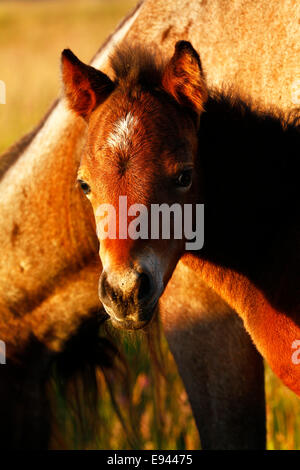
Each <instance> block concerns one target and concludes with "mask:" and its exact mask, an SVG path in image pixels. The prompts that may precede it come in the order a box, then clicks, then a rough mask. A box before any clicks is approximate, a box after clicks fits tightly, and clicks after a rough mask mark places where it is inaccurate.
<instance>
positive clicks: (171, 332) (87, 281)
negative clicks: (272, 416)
mask: <svg viewBox="0 0 300 470" xmlns="http://www.w3.org/2000/svg"><path fill="white" fill-rule="evenodd" d="M179 8H180V9H181V8H182V4H181V3H180V4H179V2H177V1H173V2H154V1H146V2H141V3H140V4H139V5H138V6H137V8H136V9H135V10H134V11H133V12H132V13H131V14H130V15H129V16H128V17H127V18H126V19H125V20H124V22H123V23H122V24H121V25H120V27H119V28H118V29H117V30H116V32H115V33H114V34H113V35H112V37H111V38H110V39H109V40H108V41H107V42H106V44H104V46H103V47H102V48H101V49H100V51H99V52H98V54H97V55H96V57H95V59H94V62H93V65H94V66H95V67H97V68H101V70H103V71H104V72H106V71H107V72H108V71H109V64H108V62H107V56H108V55H109V54H110V52H111V51H112V49H113V48H114V46H115V44H116V43H118V42H122V41H123V39H124V38H125V37H127V38H128V39H130V40H131V41H133V42H134V41H137V40H138V41H145V42H153V43H159V44H161V47H162V49H163V50H164V51H165V52H166V54H168V53H171V48H172V47H173V44H174V41H175V39H180V38H185V39H193V41H194V44H195V45H196V47H197V48H198V49H199V50H201V52H202V59H203V62H204V66H205V70H206V73H207V78H208V82H209V83H210V84H215V85H218V84H219V83H221V82H222V80H223V79H224V80H226V82H227V83H230V84H234V83H236V82H237V80H238V82H239V84H240V85H243V86H244V90H248V91H249V92H250V93H251V95H252V96H253V98H255V100H257V101H259V102H265V103H268V104H269V103H276V104H278V105H279V106H280V107H282V108H283V109H288V108H289V90H288V88H289V87H286V86H285V84H286V82H287V80H286V76H287V74H288V73H289V71H292V70H295V67H296V64H295V63H294V62H293V60H291V59H290V57H289V56H288V54H287V50H288V48H289V47H290V50H291V48H292V47H293V44H291V42H292V39H291V37H292V34H293V28H294V29H295V27H294V26H293V18H294V17H296V15H295V14H293V12H294V13H295V10H296V5H293V2H289V3H288V4H287V3H285V4H283V2H281V3H280V5H278V3H277V2H276V5H275V2H262V3H261V10H260V12H257V10H256V9H255V8H254V7H253V6H252V5H251V4H250V3H249V2H239V4H238V5H237V4H235V6H230V7H229V8H228V6H225V5H223V3H222V2H210V4H209V5H207V4H206V3H205V2H202V3H201V2H198V1H197V2H196V1H194V2H189V4H188V5H186V7H185V10H184V15H180V18H179V16H178V14H177V12H178V10H179ZM225 10H226V13H225V17H226V18H224V15H223V13H224V11H225ZM266 13H267V14H266ZM272 13H274V16H273V19H272ZM270 17H271V20H269V22H267V18H270ZM278 18H280V19H281V24H282V25H288V28H286V32H287V33H286V35H283V31H282V28H280V27H278ZM266 22H267V23H266ZM266 26H267V27H266ZM216 31H218V34H216ZM270 32H272V34H273V37H274V38H275V37H277V41H275V39H274V41H275V42H277V43H280V44H282V51H283V53H282V51H279V50H278V49H275V48H272V47H271V45H270V43H267V41H266V35H267V34H269V33H270ZM245 33H247V34H246V36H245ZM282 36H284V37H283V40H282V41H279V38H280V39H282ZM253 37H255V41H254V40H253V41H252V38H253ZM249 44H253V48H254V51H255V53H254V51H253V53H252V54H250V53H249ZM261 44H265V46H264V47H263V48H261V47H260V46H261ZM212 49H214V50H215V51H217V53H218V54H217V57H218V58H217V59H216V55H214V56H212V54H211V50H212ZM254 56H255V62H254V59H253V58H254ZM279 57H280V58H281V57H284V59H285V64H286V67H284V69H283V71H282V73H281V74H276V73H274V67H275V65H276V64H277V63H278V58H279ZM246 64H247V67H246ZM237 69H239V72H240V73H239V75H238V77H237V75H236V72H237ZM266 83H267V84H268V86H267V87H265V85H266ZM84 142H85V125H84V124H83V123H82V122H81V121H80V120H79V119H76V118H74V117H73V116H72V115H71V114H70V113H68V112H67V111H66V108H65V106H64V104H63V103H62V102H59V103H57V104H55V105H54V107H53V109H52V110H51V111H50V113H49V115H48V116H46V118H45V119H44V120H43V122H42V123H41V124H40V125H39V126H38V128H37V129H36V130H35V131H34V132H33V133H31V134H30V135H28V136H26V137H25V138H24V139H22V140H21V141H20V142H19V143H18V144H17V145H16V146H15V147H13V148H11V149H10V150H9V151H8V152H7V153H6V154H4V155H3V156H2V159H1V173H2V180H1V185H2V187H3V188H4V189H5V191H2V198H1V246H2V247H3V257H2V265H1V312H2V315H1V339H3V340H5V341H6V343H7V352H8V355H9V356H10V357H13V356H14V355H15V354H16V352H17V351H18V350H19V349H21V348H22V346H24V347H25V346H26V344H28V343H30V338H31V337H32V335H33V336H34V337H35V338H36V339H37V341H38V344H40V345H45V347H46V350H47V351H49V350H50V351H59V350H60V349H61V348H63V345H64V342H65V341H66V340H67V338H68V337H69V336H70V334H72V333H75V332H76V328H77V327H78V325H79V324H80V322H81V320H84V319H85V318H86V317H87V316H88V315H89V314H90V313H91V312H93V311H94V309H95V308H96V309H98V296H97V284H98V278H99V274H100V265H98V262H97V255H96V252H97V249H98V247H97V240H96V237H95V232H94V229H95V227H94V223H93V217H92V215H91V211H90V208H89V205H88V204H87V203H86V201H84V198H83V197H82V196H81V195H80V194H79V192H78V191H77V189H76V188H75V187H74V184H73V182H74V180H75V178H76V171H77V166H78V163H79V158H80V155H81V153H82V148H83V144H84ZM41 195H42V197H41ZM183 269H185V268H183V266H182V263H181V264H180V265H179V266H178V268H177V270H176V271H175V274H174V276H173V278H172V281H171V282H170V283H169V284H168V286H167V291H166V294H168V295H167V296H166V295H165V296H164V297H163V298H162V301H164V299H166V300H165V302H164V303H165V306H164V312H163V323H164V326H165V328H166V332H167V337H168V340H169V343H170V346H171V349H172V351H173V353H174V355H175V357H176V359H177V363H178V365H179V370H180V372H181V375H182V377H183V379H184V382H185V385H186V387H187V390H188V393H189V397H190V400H191V403H192V406H193V411H194V415H195V418H196V421H197V424H198V427H199V430H200V434H201V439H202V444H203V446H204V447H205V448H249V447H252V448H253V447H262V446H263V445H264V439H265V437H264V432H265V431H264V398H263V370H262V363H261V359H260V357H259V356H258V355H257V353H256V351H255V349H254V348H253V346H252V344H251V341H250V340H249V338H248V336H247V335H246V333H245V332H244V330H243V327H242V324H241V321H240V320H239V318H238V317H237V316H235V315H234V314H233V312H232V311H231V309H230V308H229V307H228V305H227V304H226V303H224V302H223V301H222V300H220V298H219V297H218V296H217V295H216V294H214V293H212V291H211V290H210V289H209V288H207V287H206V286H205V285H203V284H200V282H199V285H202V294H201V296H200V298H194V299H192V298H191V299H186V296H185V295H183V294H184V289H185V285H186V286H188V287H189V288H190V286H191V282H190V280H191V279H193V277H191V275H190V273H189V271H186V272H185V273H184V276H185V277H184V280H183V282H181V283H180V289H177V286H176V284H175V283H176V277H175V276H176V273H178V277H177V281H178V279H179V278H180V277H181V276H180V273H181V272H182V270H183ZM185 282H186V284H185ZM172 286H173V288H172ZM174 292H176V294H174ZM197 293H199V287H197ZM166 307H167V309H166ZM183 318H185V321H183ZM190 325H192V326H193V328H190ZM237 345H238V347H237ZM43 347H44V346H43ZM225 357H226V359H225ZM190 358H192V360H190ZM42 363H43V362H42V356H40V364H42ZM187 363H188V364H189V365H190V367H189V368H188V367H187V366H186V364H187ZM27 368H28V369H30V363H29V362H28V365H27ZM42 369H43V368H42ZM43 370H44V369H43ZM41 375H42V374H41V372H40V373H39V376H41ZM35 381H36V383H38V381H39V378H38V377H36V378H35ZM2 385H3V382H2ZM2 404H3V402H2ZM3 406H5V404H4V405H3Z"/></svg>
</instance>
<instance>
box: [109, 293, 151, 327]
mask: <svg viewBox="0 0 300 470" xmlns="http://www.w3.org/2000/svg"><path fill="white" fill-rule="evenodd" d="M104 308H105V310H106V313H107V315H108V318H107V319H110V321H111V324H112V326H113V327H114V328H118V329H121V330H141V329H143V328H145V327H146V326H148V325H149V324H150V323H151V322H152V320H153V318H154V317H155V315H156V313H157V310H158V300H157V301H156V302H155V303H154V305H153V306H152V307H151V308H149V309H147V311H146V312H141V313H139V314H138V317H137V318H132V316H131V315H129V316H128V317H125V318H124V319H119V318H117V317H116V315H115V314H114V312H113V310H112V309H111V308H109V307H104Z"/></svg>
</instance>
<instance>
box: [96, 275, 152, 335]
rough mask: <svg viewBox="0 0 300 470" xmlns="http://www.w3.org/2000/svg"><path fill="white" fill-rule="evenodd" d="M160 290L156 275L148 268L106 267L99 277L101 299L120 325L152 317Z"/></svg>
mask: <svg viewBox="0 0 300 470" xmlns="http://www.w3.org/2000/svg"><path fill="white" fill-rule="evenodd" d="M160 294H161V292H160V291H159V290H158V288H157V286H156V285H155V280H154V278H153V276H152V275H151V274H150V273H149V272H147V271H146V270H143V271H141V272H138V271H137V270H134V269H131V270H128V271H126V272H125V273H110V272H106V271H103V272H102V274H101V277H100V281H99V297H100V300H101V302H102V303H103V306H104V308H105V310H106V312H107V313H108V314H109V316H110V317H111V320H112V323H113V325H114V326H116V327H118V328H123V329H139V328H143V327H144V326H146V324H147V323H149V321H150V320H151V319H152V317H153V314H154V311H155V307H156V305H157V301H158V298H159V296H160Z"/></svg>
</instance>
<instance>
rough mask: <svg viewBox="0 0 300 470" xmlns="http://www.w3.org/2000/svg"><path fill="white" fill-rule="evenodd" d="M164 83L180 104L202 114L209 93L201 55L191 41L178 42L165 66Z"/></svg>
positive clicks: (165, 87)
mask: <svg viewBox="0 0 300 470" xmlns="http://www.w3.org/2000/svg"><path fill="white" fill-rule="evenodd" d="M162 85H163V88H164V89H165V90H166V91H167V92H168V93H169V94H170V95H172V96H173V98H175V100H176V101H177V102H178V103H179V104H181V105H183V106H186V107H188V108H190V109H192V110H193V111H195V112H196V114H197V116H200V114H201V112H202V111H203V109H204V104H205V102H206V100H207V97H208V93H207V87H206V83H205V80H204V76H203V72H202V67H201V61H200V57H199V55H198V53H197V52H196V51H195V49H194V48H193V46H192V45H191V43H190V42H187V41H178V42H177V43H176V45H175V52H174V55H173V57H172V58H171V59H170V61H169V63H168V64H167V66H166V68H165V71H164V74H163V79H162Z"/></svg>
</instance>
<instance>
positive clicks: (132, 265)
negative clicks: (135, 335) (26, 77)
mask: <svg viewBox="0 0 300 470" xmlns="http://www.w3.org/2000/svg"><path fill="white" fill-rule="evenodd" d="M111 65H112V69H113V70H114V74H115V76H114V78H113V80H111V79H110V78H109V77H108V76H107V75H105V74H103V73H102V72H100V71H98V70H96V69H94V68H92V67H90V66H87V65H85V64H83V63H82V62H80V61H79V60H78V59H77V58H76V57H75V56H74V55H73V54H72V53H71V51H69V50H66V51H64V52H63V55H62V73H63V82H64V89H65V95H66V98H67V100H68V103H69V106H70V108H71V109H73V110H74V111H75V112H76V113H77V114H79V115H81V116H82V117H84V118H85V119H86V120H87V121H88V124H89V132H88V141H87V145H86V151H85V153H84V155H83V158H82V161H81V166H80V169H79V174H78V179H79V183H80V185H81V187H82V189H83V191H84V192H85V194H86V195H87V196H88V198H89V199H90V202H91V204H92V207H93V209H94V213H95V214H96V216H97V209H98V207H99V205H100V204H103V203H109V204H112V205H113V206H114V207H115V208H116V214H117V220H118V223H117V236H116V238H105V239H102V240H101V244H100V257H101V261H102V264H103V272H102V275H101V278H100V284H99V294H100V298H101V301H102V302H103V305H104V306H105V309H106V311H107V312H108V313H109V315H110V316H111V319H112V322H113V324H114V325H115V326H117V327H120V328H141V327H143V326H144V325H145V324H147V323H148V322H149V321H150V320H151V318H152V315H153V312H154V311H155V307H156V304H157V301H158V299H159V297H160V296H161V293H162V291H163V290H164V288H165V286H166V284H167V283H168V280H169V279H170V277H171V275H172V273H173V271H174V268H175V266H176V264H177V262H178V260H179V259H180V258H182V257H183V258H182V259H183V262H184V263H186V264H188V265H189V266H190V267H191V268H192V269H193V270H194V273H195V280H196V279H197V278H201V279H202V280H204V281H205V282H206V283H207V284H208V285H209V286H211V287H212V288H213V289H214V290H215V291H216V292H217V293H218V294H220V295H221V296H222V297H223V299H224V300H226V301H227V302H228V303H229V305H230V306H231V307H233V308H234V309H235V310H236V311H237V312H238V314H239V315H240V316H241V317H242V319H243V320H244V324H245V326H246V329H247V330H248V332H249V333H250V335H251V337H252V339H253V341H254V343H255V344H256V346H257V348H258V349H259V351H260V352H261V353H262V355H263V356H264V357H265V358H266V359H267V361H268V362H269V364H270V366H271V367H272V368H273V370H274V372H275V373H277V375H278V376H279V377H280V378H281V380H282V381H283V382H284V383H285V384H286V385H287V386H289V387H290V388H291V389H292V390H294V392H295V393H297V394H300V365H299V363H298V360H297V358H296V360H295V348H297V345H298V340H300V327H299V295H298V286H299V272H298V262H299V221H298V219H297V218H296V209H297V204H296V201H297V192H296V183H297V182H296V168H295V167H296V162H295V160H296V148H297V147H296V146H297V143H299V124H298V121H297V119H296V118H295V120H294V122H291V123H286V125H283V124H282V122H281V121H280V119H279V118H276V117H274V116H272V115H271V114H270V115H263V114H259V113H257V112H255V111H253V110H252V109H251V106H250V105H247V104H245V103H243V102H242V101H241V100H238V99H234V98H233V97H231V96H230V95H228V94H227V95H226V94H215V93H213V92H208V90H207V87H206V83H205V78H204V75H203V72H202V69H201V63H200V58H199V56H198V54H197V52H196V51H195V50H194V49H193V47H192V46H191V44H190V43H188V42H185V41H180V42H178V43H177V44H176V47H175V52H174V55H173V56H172V58H171V59H170V61H169V62H167V63H166V64H163V63H162V62H160V61H159V60H157V59H156V58H155V57H154V56H153V55H151V54H150V53H149V52H148V51H143V50H142V49H140V48H138V49H130V48H126V47H123V48H122V49H120V50H119V51H118V52H117V53H116V54H115V55H114V56H113V57H112V60H111ZM204 108H205V109H206V112H205V113H203V111H204ZM124 195H126V196H127V200H128V206H130V205H132V204H136V203H139V204H144V206H146V207H147V208H150V205H151V204H161V203H167V204H169V205H171V204H173V203H175V202H176V203H179V204H180V205H183V204H186V203H192V204H197V203H204V204H205V244H204V248H203V249H202V250H200V251H194V252H190V253H187V252H186V250H185V240H183V239H176V238H175V237H173V238H172V239H170V240H164V239H159V240H143V239H137V240H133V239H129V238H127V239H126V238H125V239H124V237H123V236H120V234H121V227H122V226H123V225H124V214H123V213H122V212H119V205H118V198H119V196H124ZM126 216H127V214H126ZM96 219H97V217H96ZM186 295H187V296H188V295H189V293H188V292H187V293H186Z"/></svg>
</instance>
